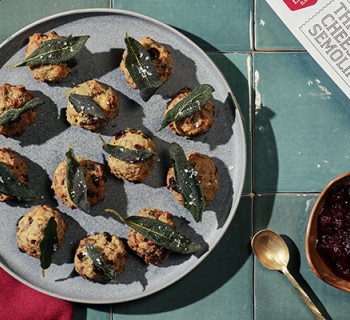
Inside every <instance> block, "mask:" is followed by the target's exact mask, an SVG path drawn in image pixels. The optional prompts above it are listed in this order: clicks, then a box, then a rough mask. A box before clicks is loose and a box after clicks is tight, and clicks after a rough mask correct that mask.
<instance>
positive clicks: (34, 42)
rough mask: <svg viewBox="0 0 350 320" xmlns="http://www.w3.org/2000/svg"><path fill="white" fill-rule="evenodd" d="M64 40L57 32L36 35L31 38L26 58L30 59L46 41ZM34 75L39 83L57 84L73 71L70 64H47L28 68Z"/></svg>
mask: <svg viewBox="0 0 350 320" xmlns="http://www.w3.org/2000/svg"><path fill="white" fill-rule="evenodd" d="M59 38H63V37H61V36H59V35H58V34H57V33H56V32H55V31H52V32H50V33H48V34H44V33H34V34H33V35H32V36H30V37H29V43H28V46H27V48H26V51H25V58H28V57H29V56H30V55H31V54H32V53H33V52H34V51H35V50H36V49H38V48H39V47H40V45H41V43H42V42H44V41H46V40H52V39H59ZM28 68H29V69H30V70H31V71H32V74H33V77H34V79H35V80H36V81H38V82H43V81H47V82H55V81H60V80H63V79H65V78H67V77H68V76H69V75H70V74H71V72H72V69H71V68H70V67H69V66H68V63H61V64H45V65H39V66H31V67H28Z"/></svg>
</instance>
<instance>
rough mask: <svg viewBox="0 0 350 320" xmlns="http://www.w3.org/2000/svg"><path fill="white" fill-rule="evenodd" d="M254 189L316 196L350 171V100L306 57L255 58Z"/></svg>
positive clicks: (270, 55) (272, 55) (264, 55)
mask: <svg viewBox="0 0 350 320" xmlns="http://www.w3.org/2000/svg"><path fill="white" fill-rule="evenodd" d="M254 91H255V92H254V93H255V113H254V144H253V149H254V155H253V162H254V163H253V167H254V190H255V191H256V192H276V191H277V192H288V191H293V192H314V191H321V190H322V189H323V187H324V186H325V185H326V184H327V183H328V182H329V181H330V180H331V179H333V178H334V177H335V176H337V175H339V174H341V173H343V172H347V171H348V170H349V158H350V126H349V121H350V113H349V99H348V98H347V97H346V96H345V95H344V94H343V93H342V92H341V91H340V89H339V88H338V87H337V86H336V85H335V83H334V82H333V81H332V80H331V79H330V78H329V77H328V76H327V74H326V73H325V72H324V71H323V70H322V69H321V67H320V66H319V65H318V64H317V63H316V62H315V61H314V60H313V59H312V58H311V57H310V55H309V54H308V53H305V52H294V53H293V52H289V53H288V52H287V53H286V52H284V53H256V54H254Z"/></svg>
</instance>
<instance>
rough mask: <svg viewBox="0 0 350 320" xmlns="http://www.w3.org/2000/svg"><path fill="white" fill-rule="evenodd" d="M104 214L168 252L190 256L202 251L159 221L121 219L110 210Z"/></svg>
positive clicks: (133, 217)
mask: <svg viewBox="0 0 350 320" xmlns="http://www.w3.org/2000/svg"><path fill="white" fill-rule="evenodd" d="M106 212H112V213H114V214H115V215H117V216H118V218H119V219H120V220H121V221H122V222H123V223H125V224H126V225H128V226H129V227H130V228H132V229H134V230H135V231H137V232H139V233H140V234H142V235H143V236H144V237H146V238H147V239H148V240H150V241H152V242H154V243H155V244H157V245H158V246H161V247H164V248H166V249H168V250H171V251H174V252H177V253H182V254H192V253H196V252H199V251H200V250H201V249H202V247H201V245H200V244H198V243H196V242H195V241H193V240H191V239H190V238H189V237H187V236H186V235H184V234H182V233H180V232H178V231H176V230H175V229H173V228H172V227H171V226H170V225H169V224H167V223H165V222H162V221H160V220H157V219H152V218H148V217H141V216H130V217H128V218H123V217H122V216H121V215H120V214H119V213H117V212H116V211H114V210H111V209H106Z"/></svg>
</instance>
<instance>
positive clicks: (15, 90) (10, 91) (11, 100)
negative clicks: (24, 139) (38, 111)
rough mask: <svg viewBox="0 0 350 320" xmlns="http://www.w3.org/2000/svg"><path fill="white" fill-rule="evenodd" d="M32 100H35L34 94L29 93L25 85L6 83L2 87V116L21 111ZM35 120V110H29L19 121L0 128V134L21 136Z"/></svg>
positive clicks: (0, 104) (0, 92)
mask: <svg viewBox="0 0 350 320" xmlns="http://www.w3.org/2000/svg"><path fill="white" fill-rule="evenodd" d="M32 99H34V94H33V93H32V92H30V91H28V90H27V89H26V88H25V86H24V85H17V86H16V85H11V84H8V83H5V84H4V85H2V86H0V115H1V114H3V113H4V112H5V111H7V110H13V109H20V108H22V107H24V105H25V104H26V103H27V102H29V101H30V100H32ZM35 118H36V116H35V110H34V109H29V110H28V111H26V112H24V113H22V114H21V115H20V117H19V118H18V119H17V120H15V121H12V122H9V123H7V124H5V125H3V126H0V134H2V135H4V136H5V137H13V136H14V135H21V134H22V133H24V131H26V130H27V128H28V127H29V126H30V125H32V124H33V123H34V122H35Z"/></svg>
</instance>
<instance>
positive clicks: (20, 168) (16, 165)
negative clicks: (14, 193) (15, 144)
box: [0, 148, 28, 201]
mask: <svg viewBox="0 0 350 320" xmlns="http://www.w3.org/2000/svg"><path fill="white" fill-rule="evenodd" d="M0 162H2V163H4V164H5V165H6V166H7V167H8V168H9V169H10V171H11V173H12V174H13V175H14V176H15V177H16V178H17V179H18V180H19V181H20V182H22V183H26V182H27V173H28V169H27V165H26V164H25V162H24V161H23V160H22V159H21V158H20V156H19V155H18V154H17V153H16V152H14V151H12V150H11V148H0ZM10 199H12V197H11V196H8V195H5V194H0V201H6V200H10Z"/></svg>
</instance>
